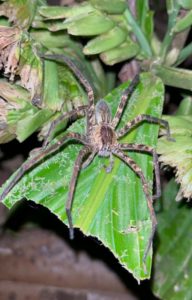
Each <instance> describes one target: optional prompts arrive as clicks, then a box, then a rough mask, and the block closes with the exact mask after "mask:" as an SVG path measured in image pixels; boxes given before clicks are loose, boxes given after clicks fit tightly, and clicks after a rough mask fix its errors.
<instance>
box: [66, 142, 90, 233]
mask: <svg viewBox="0 0 192 300" xmlns="http://www.w3.org/2000/svg"><path fill="white" fill-rule="evenodd" d="M88 152H90V148H88V147H84V148H83V149H81V150H80V152H79V154H78V156H77V158H76V161H75V164H74V168H73V174H72V177H71V182H70V188H69V194H68V198H67V202H66V206H65V209H66V214H67V218H68V223H69V236H70V239H73V238H74V228H73V222H72V216H71V208H72V201H73V195H74V191H75V186H76V182H77V177H78V175H79V172H80V169H81V165H82V160H83V158H84V157H85V155H86V154H87V153H88Z"/></svg>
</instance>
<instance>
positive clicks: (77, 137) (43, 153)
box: [0, 132, 86, 200]
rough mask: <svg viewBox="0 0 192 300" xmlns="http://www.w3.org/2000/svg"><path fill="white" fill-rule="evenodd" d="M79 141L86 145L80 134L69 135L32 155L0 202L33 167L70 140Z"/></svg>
mask: <svg viewBox="0 0 192 300" xmlns="http://www.w3.org/2000/svg"><path fill="white" fill-rule="evenodd" d="M71 139H72V140H77V141H79V142H81V143H82V144H85V143H86V139H85V137H84V136H82V135H80V134H79V133H74V132H71V133H67V134H66V135H65V136H64V137H62V138H61V140H58V141H57V143H55V144H53V145H50V146H49V147H47V148H45V149H43V148H40V150H39V153H38V154H36V153H35V154H34V155H32V156H31V157H30V158H29V159H28V160H27V161H26V162H24V163H23V164H22V165H21V167H20V168H19V169H18V171H17V173H16V174H15V176H14V177H13V178H12V180H11V181H10V182H9V184H8V185H7V186H6V188H5V189H4V190H3V192H2V194H1V195H0V200H3V199H4V198H5V197H6V196H7V194H8V193H9V192H10V190H11V189H12V188H13V187H14V186H15V185H16V183H17V182H18V181H19V180H20V179H21V178H22V176H23V175H24V174H25V173H26V172H27V171H28V170H29V169H31V168H32V167H33V166H35V165H36V164H38V163H39V162H40V161H41V160H42V159H43V158H44V157H46V156H48V155H50V154H51V153H54V152H55V151H57V150H58V149H59V148H60V147H61V146H62V145H63V144H64V143H65V142H67V141H68V140H71Z"/></svg>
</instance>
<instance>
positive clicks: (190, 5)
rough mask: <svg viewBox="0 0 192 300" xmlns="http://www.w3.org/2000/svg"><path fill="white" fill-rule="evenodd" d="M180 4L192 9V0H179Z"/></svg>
mask: <svg viewBox="0 0 192 300" xmlns="http://www.w3.org/2000/svg"><path fill="white" fill-rule="evenodd" d="M178 2H179V4H180V5H181V6H182V7H183V8H185V9H192V2H191V0H178Z"/></svg>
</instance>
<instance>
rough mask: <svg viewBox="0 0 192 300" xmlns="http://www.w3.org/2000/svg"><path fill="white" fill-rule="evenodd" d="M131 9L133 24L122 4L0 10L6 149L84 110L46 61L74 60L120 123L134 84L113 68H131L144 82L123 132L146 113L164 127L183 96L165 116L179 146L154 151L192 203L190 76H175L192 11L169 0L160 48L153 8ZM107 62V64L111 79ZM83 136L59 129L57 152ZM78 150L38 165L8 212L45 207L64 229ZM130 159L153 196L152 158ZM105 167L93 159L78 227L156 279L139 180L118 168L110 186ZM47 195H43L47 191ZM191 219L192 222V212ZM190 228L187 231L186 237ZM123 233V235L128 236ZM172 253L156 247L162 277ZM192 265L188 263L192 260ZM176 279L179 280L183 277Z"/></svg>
mask: <svg viewBox="0 0 192 300" xmlns="http://www.w3.org/2000/svg"><path fill="white" fill-rule="evenodd" d="M111 2H112V3H111ZM134 3H135V7H134V11H135V15H134V14H133V12H132V11H131V10H130V9H129V7H128V6H127V1H124V0H112V1H108V0H106V1H99V0H90V1H87V2H83V3H82V4H79V5H76V6H73V7H51V6H47V4H46V3H45V1H43V0H39V1H37V0H36V1H33V2H32V1H29V0H28V1H27V0H25V1H24V0H23V1H21V0H20V1H15V0H9V1H5V2H3V3H2V4H1V6H0V12H1V16H2V17H1V18H0V24H1V25H2V26H1V27H0V41H1V43H0V51H1V52H0V62H1V67H2V68H3V69H4V73H5V74H6V76H9V78H10V79H11V80H13V79H14V83H13V84H11V83H10V82H9V80H8V79H7V78H1V79H0V86H1V88H0V97H1V98H0V101H1V102H0V103H1V105H2V108H3V110H2V113H1V115H0V124H2V126H0V141H1V143H4V142H8V141H10V140H11V139H13V138H17V139H18V140H19V141H20V142H22V141H24V140H25V139H26V138H27V137H29V136H30V135H31V134H32V133H33V132H35V131H38V132H39V134H38V137H39V139H40V140H43V139H44V137H45V136H46V133H47V131H48V128H49V126H50V122H51V121H52V120H53V119H55V118H56V117H57V116H58V115H60V114H62V113H63V112H66V111H69V110H70V109H71V107H77V106H79V105H82V104H85V103H86V101H87V96H86V93H85V91H84V90H83V88H82V86H81V84H80V83H79V82H78V80H77V79H76V78H75V76H74V75H73V74H72V73H71V71H70V70H69V69H68V68H67V66H66V65H64V64H62V63H61V62H60V61H45V62H44V68H43V67H42V61H41V59H40V58H39V56H38V53H39V52H46V51H49V53H58V54H64V55H66V56H70V57H72V58H73V60H74V62H75V63H76V64H77V66H78V67H79V69H80V70H81V71H82V72H83V73H84V74H85V76H86V78H87V79H88V80H89V81H90V83H91V85H92V86H93V88H94V92H95V95H96V99H100V98H104V99H105V100H106V101H108V102H109V104H110V105H111V109H112V112H113V113H114V111H115V109H116V107H117V105H118V103H119V98H120V96H121V92H122V91H123V89H124V88H125V87H127V86H128V84H129V82H125V83H124V84H122V85H120V86H118V87H117V88H115V86H116V85H117V82H116V80H115V73H114V72H112V71H110V70H111V68H110V67H109V66H110V65H114V64H116V63H119V62H123V61H126V60H128V59H129V60H130V61H131V63H133V62H134V63H136V65H137V66H139V67H140V68H141V69H142V70H143V71H145V72H144V73H143V74H142V75H141V83H140V84H139V86H138V88H137V90H136V91H135V93H134V94H133V96H132V97H131V99H130V101H129V103H128V105H127V107H126V110H125V113H124V115H123V119H122V120H121V124H120V126H122V124H123V123H124V122H126V121H127V120H129V119H132V118H133V117H135V116H136V115H139V114H141V113H145V114H151V115H154V116H156V117H161V114H162V110H163V107H164V85H169V86H172V87H177V88H182V89H184V90H185V94H184V100H183V101H182V102H181V104H180V107H179V108H178V110H177V113H176V114H174V116H170V115H168V116H163V118H165V119H166V120H168V122H169V123H170V127H171V133H172V135H173V137H174V138H175V140H176V142H175V143H170V142H169V141H166V140H165V137H164V131H163V128H162V129H161V134H162V137H161V138H160V139H159V141H158V146H157V150H158V153H159V154H160V161H161V162H162V163H163V164H164V165H166V166H171V167H173V168H175V169H176V180H177V182H178V184H179V185H180V190H179V193H178V195H177V197H176V198H177V199H182V198H183V197H185V198H190V197H191V195H192V170H191V167H192V165H191V157H192V144H191V136H192V131H191V125H190V123H191V114H192V100H191V96H190V90H191V87H192V72H191V71H190V70H187V69H183V68H180V67H178V66H179V65H180V64H181V63H182V62H183V61H184V60H186V59H187V58H188V57H189V56H190V55H191V53H192V46H191V43H189V44H188V45H186V46H185V43H186V40H187V37H188V34H189V30H190V27H191V23H192V22H191V18H190V16H191V11H192V10H191V9H192V5H191V3H190V1H186V0H183V1H182V0H180V1H176V0H167V2H166V8H167V16H168V26H167V30H166V33H165V35H164V39H163V40H162V41H160V40H159V39H158V37H157V33H156V31H155V30H154V13H153V12H152V11H151V10H150V7H149V4H148V1H147V0H145V1H141V0H136V1H135V2H134ZM74 36H75V37H76V38H74ZM82 43H84V46H83V45H82ZM7 58H8V59H7ZM99 58H100V59H99ZM100 60H102V62H103V63H105V64H106V67H105V71H104V70H103V67H102V64H101V61H100ZM114 88H115V89H114ZM108 93H109V94H108ZM107 94H108V95H107ZM106 95H107V96H106ZM82 128H83V119H79V120H77V121H76V122H74V123H73V124H72V125H71V126H70V128H68V124H67V121H66V122H64V123H63V124H62V125H60V126H58V127H57V128H56V131H55V135H54V136H56V137H55V139H53V143H54V141H55V140H57V138H58V134H59V135H60V134H61V135H62V134H63V133H61V132H63V131H64V130H68V129H69V130H71V129H75V130H76V131H79V132H81V131H82ZM158 130H159V128H158V126H157V125H154V124H153V125H152V124H147V123H143V124H142V126H139V127H137V128H136V129H135V130H133V131H132V132H131V133H130V134H129V135H127V136H126V137H125V138H124V140H125V141H127V142H132V143H142V144H146V145H151V146H153V147H156V144H157V136H158ZM79 149H80V145H76V146H75V147H74V146H73V147H72V146H71V145H67V147H65V148H62V149H61V151H59V152H58V153H56V154H54V155H52V156H50V157H49V158H48V159H46V161H44V162H42V163H40V164H39V165H38V166H37V167H35V168H34V169H33V170H32V171H30V172H29V173H27V174H26V175H25V176H24V177H23V178H22V180H21V181H20V182H19V183H18V184H17V185H16V186H15V187H14V189H13V190H12V191H11V192H10V193H9V194H8V195H7V197H6V198H5V199H4V203H5V205H7V206H8V207H10V208H11V207H12V206H13V205H14V203H16V202H17V201H19V200H20V199H21V198H22V197H25V198H27V199H32V200H33V201H35V202H37V203H40V204H42V205H44V206H46V207H48V208H49V209H50V210H51V211H52V212H53V213H55V214H56V215H57V216H58V217H59V218H60V219H61V220H62V221H63V222H66V215H65V211H64V199H66V193H67V189H68V182H69V179H70V176H71V172H72V165H73V162H74V160H75V157H76V154H77V152H78V151H79ZM131 157H133V158H134V159H135V161H136V162H137V163H138V165H140V166H141V168H142V170H143V172H144V174H145V176H146V178H147V179H148V181H149V182H151V190H152V182H153V172H152V158H151V157H150V156H149V155H147V154H133V153H132V154H131ZM103 162H105V160H101V159H98V158H97V159H95V160H94V161H93V163H92V164H91V165H90V166H89V167H88V168H87V169H85V170H84V171H82V172H81V174H80V177H79V179H78V184H77V188H76V194H75V198H74V203H73V219H74V224H75V226H76V227H79V228H80V229H81V230H82V231H83V232H84V233H85V234H86V235H93V236H96V237H97V238H98V239H99V240H100V241H102V243H103V244H104V245H106V246H107V247H108V248H109V249H110V250H111V251H112V252H113V253H114V255H115V256H116V257H117V258H118V259H119V261H120V262H121V264H122V265H123V266H124V267H125V268H127V269H128V270H129V271H130V272H131V273H132V274H133V276H134V277H135V278H136V279H137V280H138V281H139V280H143V279H146V278H150V274H151V265H152V251H151V252H150V255H148V257H147V262H146V269H145V266H144V265H143V263H142V256H143V252H144V250H145V247H146V244H147V242H148V239H149V236H150V230H151V221H150V215H149V212H148V209H147V204H146V199H145V195H144V194H143V191H142V187H141V183H140V180H139V179H138V178H137V176H136V175H135V174H134V173H133V172H132V171H131V170H127V167H125V166H124V165H123V164H122V163H121V162H120V161H119V160H118V159H116V160H115V165H114V168H113V170H112V172H111V173H110V174H108V175H107V176H106V174H105V172H104V170H102V164H103ZM98 166H100V167H98ZM6 184H7V183H5V186H6ZM45 185H46V189H45V188H42V187H44V186H45ZM169 193H170V201H171V200H172V201H174V197H175V189H173V190H170V191H169ZM166 197H167V196H166ZM163 199H164V197H162V200H163ZM165 201H167V198H166V199H165ZM165 203H166V202H165ZM165 206H166V204H165ZM173 206H174V205H173ZM170 207H171V206H170ZM165 211H166V210H165ZM165 211H163V212H162V213H159V214H158V217H159V226H158V234H159V236H160V237H161V235H162V241H164V238H165V235H166V234H169V232H170V237H171V234H172V232H173V230H174V228H175V227H174V228H172V226H171V225H169V228H170V230H169V231H168V233H167V232H165V230H163V229H162V227H163V226H165V225H163V221H162V220H163V219H164V217H165V215H166V218H167V219H168V221H169V217H167V216H169V213H170V215H171V214H172V210H171V209H170V210H167V211H166V212H165ZM182 211H183V208H180V207H179V206H176V205H175V206H174V212H175V214H176V215H178V218H179V217H180V214H181V215H182ZM185 213H186V216H189V215H190V210H186V211H185ZM174 226H175V224H174ZM183 226H184V225H183ZM183 226H182V224H180V228H183V230H184V227H183ZM189 230H190V228H189ZM123 231H124V232H126V234H122V232H123ZM180 238H181V239H182V241H183V239H184V237H183V236H181V235H179V236H178V240H179V239H180ZM184 242H185V241H184ZM190 242H191V241H190ZM171 243H172V240H171V239H169V238H167V239H166V242H165V243H164V242H162V243H161V246H160V247H159V248H158V247H157V252H156V256H155V264H154V266H155V267H154V268H155V269H154V271H155V274H159V273H161V272H162V273H161V274H164V273H163V272H166V269H165V268H163V264H162V265H161V264H158V259H159V255H160V256H161V253H163V249H164V247H168V246H169V245H171ZM165 244H166V245H165ZM170 247H171V246H170ZM181 247H182V245H181ZM170 257H171V256H170ZM185 258H186V257H185V256H179V255H175V256H174V257H173V259H174V262H175V265H182V262H183V261H184V260H185ZM161 259H163V258H162V256H161ZM189 260H190V262H191V256H190V257H189ZM179 271H180V272H182V270H181V269H179ZM161 276H162V277H163V275H161ZM157 278H158V277H157ZM187 280H189V281H190V276H189V277H187V276H186V281H187ZM187 282H188V281H187ZM175 284H177V283H175ZM157 286H158V284H156V283H155V284H154V289H155V292H156V293H157V294H158V295H160V296H161V297H163V299H168V298H166V297H167V296H166V293H161V292H160V293H159V292H157V290H158V288H157ZM186 286H189V284H188V283H187V284H186ZM176 292H177V289H175V293H176ZM174 297H175V294H174V293H173V296H172V298H171V299H176V298H174ZM169 299H170V298H169ZM186 299H190V298H186Z"/></svg>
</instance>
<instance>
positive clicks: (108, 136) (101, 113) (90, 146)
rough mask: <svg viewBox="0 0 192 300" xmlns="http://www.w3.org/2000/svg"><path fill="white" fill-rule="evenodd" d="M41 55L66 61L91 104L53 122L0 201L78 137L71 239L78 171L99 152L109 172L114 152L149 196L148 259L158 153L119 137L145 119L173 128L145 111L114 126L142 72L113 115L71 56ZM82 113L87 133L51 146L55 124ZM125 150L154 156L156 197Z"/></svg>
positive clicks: (68, 136) (71, 192) (70, 198)
mask: <svg viewBox="0 0 192 300" xmlns="http://www.w3.org/2000/svg"><path fill="white" fill-rule="evenodd" d="M41 57H42V58H44V59H48V60H59V61H63V62H64V63H65V64H66V65H67V66H68V67H69V68H70V69H71V70H72V71H73V72H74V74H75V75H76V77H77V78H78V79H79V81H80V82H81V84H82V85H83V86H84V88H85V90H86V92H87V95H88V105H83V106H79V107H77V108H76V109H73V110H71V111H70V112H67V113H65V114H63V115H61V116H60V117H59V118H57V119H56V120H55V121H53V122H52V124H51V126H50V129H49V131H48V134H47V137H46V138H45V141H44V143H43V146H42V148H40V149H39V151H38V153H37V154H35V155H33V156H32V157H30V158H29V159H28V160H27V161H26V162H24V163H23V165H22V166H21V167H20V169H19V170H18V172H17V173H16V174H15V176H14V177H13V179H12V180H11V181H10V183H9V184H8V186H7V187H6V188H5V189H4V191H3V192H2V194H1V195H0V200H2V199H3V198H4V197H5V196H6V195H7V194H8V193H9V191H10V190H11V189H12V188H13V187H14V186H15V184H16V183H17V182H18V181H19V180H20V179H21V177H22V176H23V175H24V173H25V172H26V171H27V170H29V169H30V168H31V167H33V166H34V165H35V164H37V163H38V162H39V161H40V160H42V159H43V158H44V157H45V156H47V155H48V154H51V153H53V152H55V151H56V150H58V149H59V148H60V147H61V146H62V145H63V144H64V143H66V142H67V141H68V140H76V141H78V142H80V143H82V144H83V145H84V147H83V148H82V149H81V150H80V152H79V154H78V156H77V158H76V161H75V164H74V168H73V174H72V177H71V181H70V186H69V193H68V198H67V201H66V214H67V218H68V223H69V233H70V238H71V239H73V237H74V229H73V223H72V216H71V208H72V201H73V195H74V191H75V186H76V182H77V178H78V174H79V172H80V170H81V167H83V168H85V167H87V166H88V165H89V164H90V163H91V161H92V160H93V158H94V157H95V155H99V156H102V157H109V158H110V164H109V166H108V167H106V172H110V171H111V169H112V168H113V155H115V156H117V157H118V158H120V159H121V160H122V161H123V162H125V163H126V164H127V165H128V166H129V167H130V168H131V169H132V170H133V171H134V172H135V173H136V174H137V175H138V176H139V177H140V179H141V182H142V187H143V191H144V193H145V196H146V200H147V204H148V208H149V212H150V218H151V221H152V232H151V236H150V238H149V242H148V245H147V248H146V250H145V253H144V257H143V261H145V260H146V257H147V254H148V252H149V250H150V247H151V245H152V240H153V236H154V233H155V229H156V225H157V221H156V216H155V212H154V209H153V204H152V202H153V199H155V198H158V197H159V196H160V195H161V188H160V175H159V164H158V156H157V153H156V151H155V149H153V148H152V147H150V146H147V145H143V144H127V143H119V142H118V140H119V139H120V138H121V137H123V136H124V135H126V134H127V133H128V132H129V131H130V130H131V129H132V128H133V127H134V126H136V125H138V124H140V123H141V122H143V121H147V122H152V123H158V124H161V125H163V126H164V127H165V128H166V131H167V137H168V138H169V139H170V129H169V124H168V122H167V121H164V120H161V119H159V118H155V117H153V116H150V115H144V114H142V115H138V116H137V117H135V118H134V119H133V120H132V121H130V122H128V123H127V124H126V125H125V126H124V127H123V128H121V129H119V130H117V131H115V128H116V127H117V125H118V123H119V121H120V119H121V116H122V114H123V110H124V108H125V106H126V104H127V101H128V99H129V98H130V96H131V94H132V92H133V91H134V89H135V87H136V85H137V84H138V82H139V75H136V76H135V78H134V79H133V81H132V83H131V84H130V85H129V87H128V88H126V89H125V90H124V91H123V93H122V96H121V99H120V103H119V105H118V108H117V111H116V113H115V116H114V117H113V118H112V116H111V112H110V109H109V107H108V105H107V103H106V102H105V101H104V100H100V101H98V102H97V104H96V105H95V103H94V93H93V89H92V87H91V85H90V83H89V82H88V81H87V79H86V78H85V77H84V75H83V74H82V73H81V71H80V70H79V69H78V68H77V66H76V65H75V64H74V63H73V61H72V60H71V59H69V58H68V57H66V56H63V55H56V54H53V55H41ZM82 113H85V114H86V121H87V128H86V133H85V134H79V133H76V132H69V133H66V135H65V136H64V137H62V138H61V139H60V140H58V141H57V143H55V144H51V145H49V139H50V136H51V134H52V133H53V131H54V129H55V127H56V126H57V125H58V124H59V123H60V122H61V121H62V120H64V119H65V118H67V117H71V116H73V115H79V114H82ZM124 150H131V151H139V152H146V153H149V154H151V155H152V156H153V163H154V171H155V179H156V194H155V195H153V196H151V195H150V192H149V187H148V183H147V181H146V179H145V177H144V174H143V172H142V170H141V168H140V167H139V166H138V165H137V164H136V163H135V161H134V160H133V159H132V158H131V157H129V156H128V155H127V154H125V152H124Z"/></svg>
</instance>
